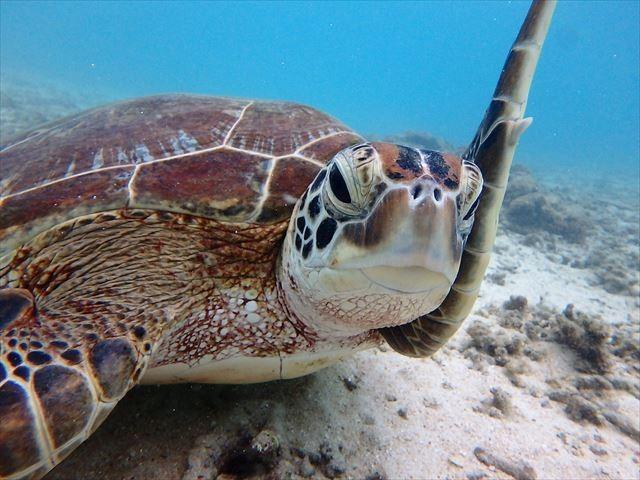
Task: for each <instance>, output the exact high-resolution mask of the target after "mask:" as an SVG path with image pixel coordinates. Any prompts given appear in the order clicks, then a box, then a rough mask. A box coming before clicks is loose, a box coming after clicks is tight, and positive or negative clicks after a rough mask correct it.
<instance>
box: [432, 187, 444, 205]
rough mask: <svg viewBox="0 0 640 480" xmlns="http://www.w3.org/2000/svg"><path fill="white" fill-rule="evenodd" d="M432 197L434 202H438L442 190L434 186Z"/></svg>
mask: <svg viewBox="0 0 640 480" xmlns="http://www.w3.org/2000/svg"><path fill="white" fill-rule="evenodd" d="M433 198H435V200H436V202H439V201H440V199H441V198H442V190H440V189H439V188H435V189H434V190H433Z"/></svg>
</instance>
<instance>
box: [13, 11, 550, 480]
mask: <svg viewBox="0 0 640 480" xmlns="http://www.w3.org/2000/svg"><path fill="white" fill-rule="evenodd" d="M553 9H554V3H553V2H551V1H549V2H547V1H540V2H534V4H533V5H532V7H531V10H530V12H529V14H528V16H527V18H526V20H525V22H524V25H523V27H522V29H521V31H520V34H519V36H518V38H517V40H516V42H515V44H514V45H513V47H512V49H511V51H510V53H509V56H508V59H507V62H506V65H505V68H504V70H503V71H502V75H501V77H500V80H499V83H498V86H497V89H496V91H495V94H494V96H493V99H492V101H491V104H490V106H489V108H488V110H487V112H486V114H485V117H484V120H483V122H482V124H481V125H480V128H479V130H478V133H477V134H476V136H475V139H474V140H473V142H472V143H471V145H470V147H469V148H468V149H467V151H466V153H465V154H464V155H463V157H462V158H458V157H457V156H455V155H453V154H447V153H442V152H436V151H428V150H420V149H416V148H409V147H405V146H401V145H393V144H388V143H379V142H367V141H365V140H364V139H363V138H362V137H361V136H360V135H358V134H357V133H355V132H353V131H352V130H350V129H349V128H347V127H346V126H344V125H343V124H342V123H340V122H339V121H337V120H335V119H333V118H331V117H329V116H327V115H325V114H323V113H321V112H319V111H318V110H315V109H313V108H310V107H307V106H303V105H298V104H293V103H286V102H266V101H247V100H236V99H229V98H211V97H205V96H190V95H167V96H156V97H150V98H143V99H140V100H133V101H126V102H122V103H117V104H115V105H110V106H106V107H101V108H97V109H94V110H90V111H88V112H84V113H81V114H78V115H75V116H72V117H69V118H66V119H63V120H61V121H58V122H55V123H53V124H51V125H48V126H46V127H43V128H40V129H38V130H36V131H33V132H30V133H28V134H26V135H23V136H22V137H20V138H18V139H16V140H14V141H12V142H11V143H10V144H8V145H6V146H5V147H4V148H3V149H2V151H1V153H0V155H1V157H0V168H1V171H0V172H1V178H0V195H1V197H0V208H1V210H0V241H1V243H0V330H1V332H2V339H1V341H2V343H1V349H2V350H1V352H0V381H1V383H0V419H1V421H0V476H2V477H3V478H11V479H15V478H38V477H41V476H42V475H44V474H45V473H46V472H47V471H49V470H50V469H51V468H52V467H53V466H54V465H56V464H57V463H58V462H60V461H61V460H62V459H64V458H65V457H66V456H67V455H68V454H69V453H70V452H71V451H73V449H75V448H76V447H77V446H78V445H79V444H80V443H82V442H83V441H84V440H85V439H86V438H87V437H88V436H89V435H90V434H91V433H92V432H93V431H94V430H95V429H96V428H97V427H98V426H99V425H100V423H101V422H102V421H103V420H104V419H105V417H106V416H107V415H108V413H109V412H110V411H111V410H112V408H113V407H114V405H115V404H116V403H117V402H118V400H120V399H121V398H122V397H123V395H125V393H126V392H127V391H128V390H129V389H130V388H131V387H132V386H133V385H135V384H137V383H140V382H146V383H171V382H235V383H240V382H259V381H266V380H272V379H280V378H290V377H295V376H298V375H304V374H307V373H310V372H313V371H315V370H317V369H319V368H322V367H324V366H326V365H328V364H331V363H332V362H335V361H338V360H339V359H341V358H343V357H345V356H347V355H350V354H352V353H353V352H355V351H357V350H361V349H364V348H369V347H371V346H374V345H378V344H379V343H380V342H381V341H383V339H386V341H387V342H388V343H389V344H390V345H391V347H392V348H394V349H395V350H397V351H398V352H400V353H403V354H405V355H410V356H428V355H431V354H432V353H433V352H435V351H436V350H437V349H438V348H439V347H440V346H441V345H442V344H443V343H444V342H446V340H447V339H448V338H449V337H451V335H452V334H453V333H454V332H455V331H456V329H457V328H458V327H459V325H460V323H461V322H462V320H463V319H464V318H465V317H466V316H467V315H468V313H469V311H470V309H471V307H472V305H473V302H474V300H475V297H476V295H477V292H478V288H479V286H480V283H481V281H482V278H483V275H484V271H485V269H486V266H487V263H488V260H489V253H490V250H491V247H492V244H493V242H494V237H495V233H496V228H497V217H498V211H499V209H500V206H501V203H502V198H503V195H504V191H505V188H506V184H507V178H508V172H509V168H510V164H511V159H512V157H513V153H514V150H515V146H516V143H517V141H518V138H519V136H520V134H521V133H522V132H523V131H524V129H525V128H526V127H527V126H528V125H529V123H530V119H524V118H523V114H524V107H525V104H526V99H527V95H528V91H529V86H530V83H531V79H532V76H533V72H534V69H535V65H536V63H537V59H538V56H539V52H540V48H541V46H542V42H543V40H544V37H545V34H546V31H547V28H548V26H549V22H550V19H551V15H552V12H553ZM474 214H475V221H474Z"/></svg>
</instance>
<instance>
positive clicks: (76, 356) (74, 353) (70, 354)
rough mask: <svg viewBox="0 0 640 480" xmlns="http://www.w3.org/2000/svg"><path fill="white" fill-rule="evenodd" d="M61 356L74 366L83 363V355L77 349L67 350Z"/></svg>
mask: <svg viewBox="0 0 640 480" xmlns="http://www.w3.org/2000/svg"><path fill="white" fill-rule="evenodd" d="M60 356H61V357H62V358H64V359H65V360H66V361H67V362H69V363H70V364H72V365H76V364H78V363H80V362H81V361H82V354H81V353H80V350H76V349H75V348H73V349H71V350H65V351H64V352H62V354H61V355H60Z"/></svg>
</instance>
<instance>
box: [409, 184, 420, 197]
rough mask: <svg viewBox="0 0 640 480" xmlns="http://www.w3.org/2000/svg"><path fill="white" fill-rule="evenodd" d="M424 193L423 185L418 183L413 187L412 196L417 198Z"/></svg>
mask: <svg viewBox="0 0 640 480" xmlns="http://www.w3.org/2000/svg"><path fill="white" fill-rule="evenodd" d="M421 193H422V185H416V186H415V187H413V188H412V189H411V197H413V199H414V200H415V199H416V198H418V197H419V196H420V194H421Z"/></svg>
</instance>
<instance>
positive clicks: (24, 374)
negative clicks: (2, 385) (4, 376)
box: [13, 365, 30, 381]
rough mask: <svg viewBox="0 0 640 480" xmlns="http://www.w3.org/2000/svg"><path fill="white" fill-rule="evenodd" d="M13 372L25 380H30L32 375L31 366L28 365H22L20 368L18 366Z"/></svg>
mask: <svg viewBox="0 0 640 480" xmlns="http://www.w3.org/2000/svg"><path fill="white" fill-rule="evenodd" d="M13 374H14V375H15V376H17V377H20V378H22V379H23V380H25V381H28V380H29V375H30V371H29V367H27V366H26V365H20V366H19V367H18V368H16V369H15V370H14V371H13Z"/></svg>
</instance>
